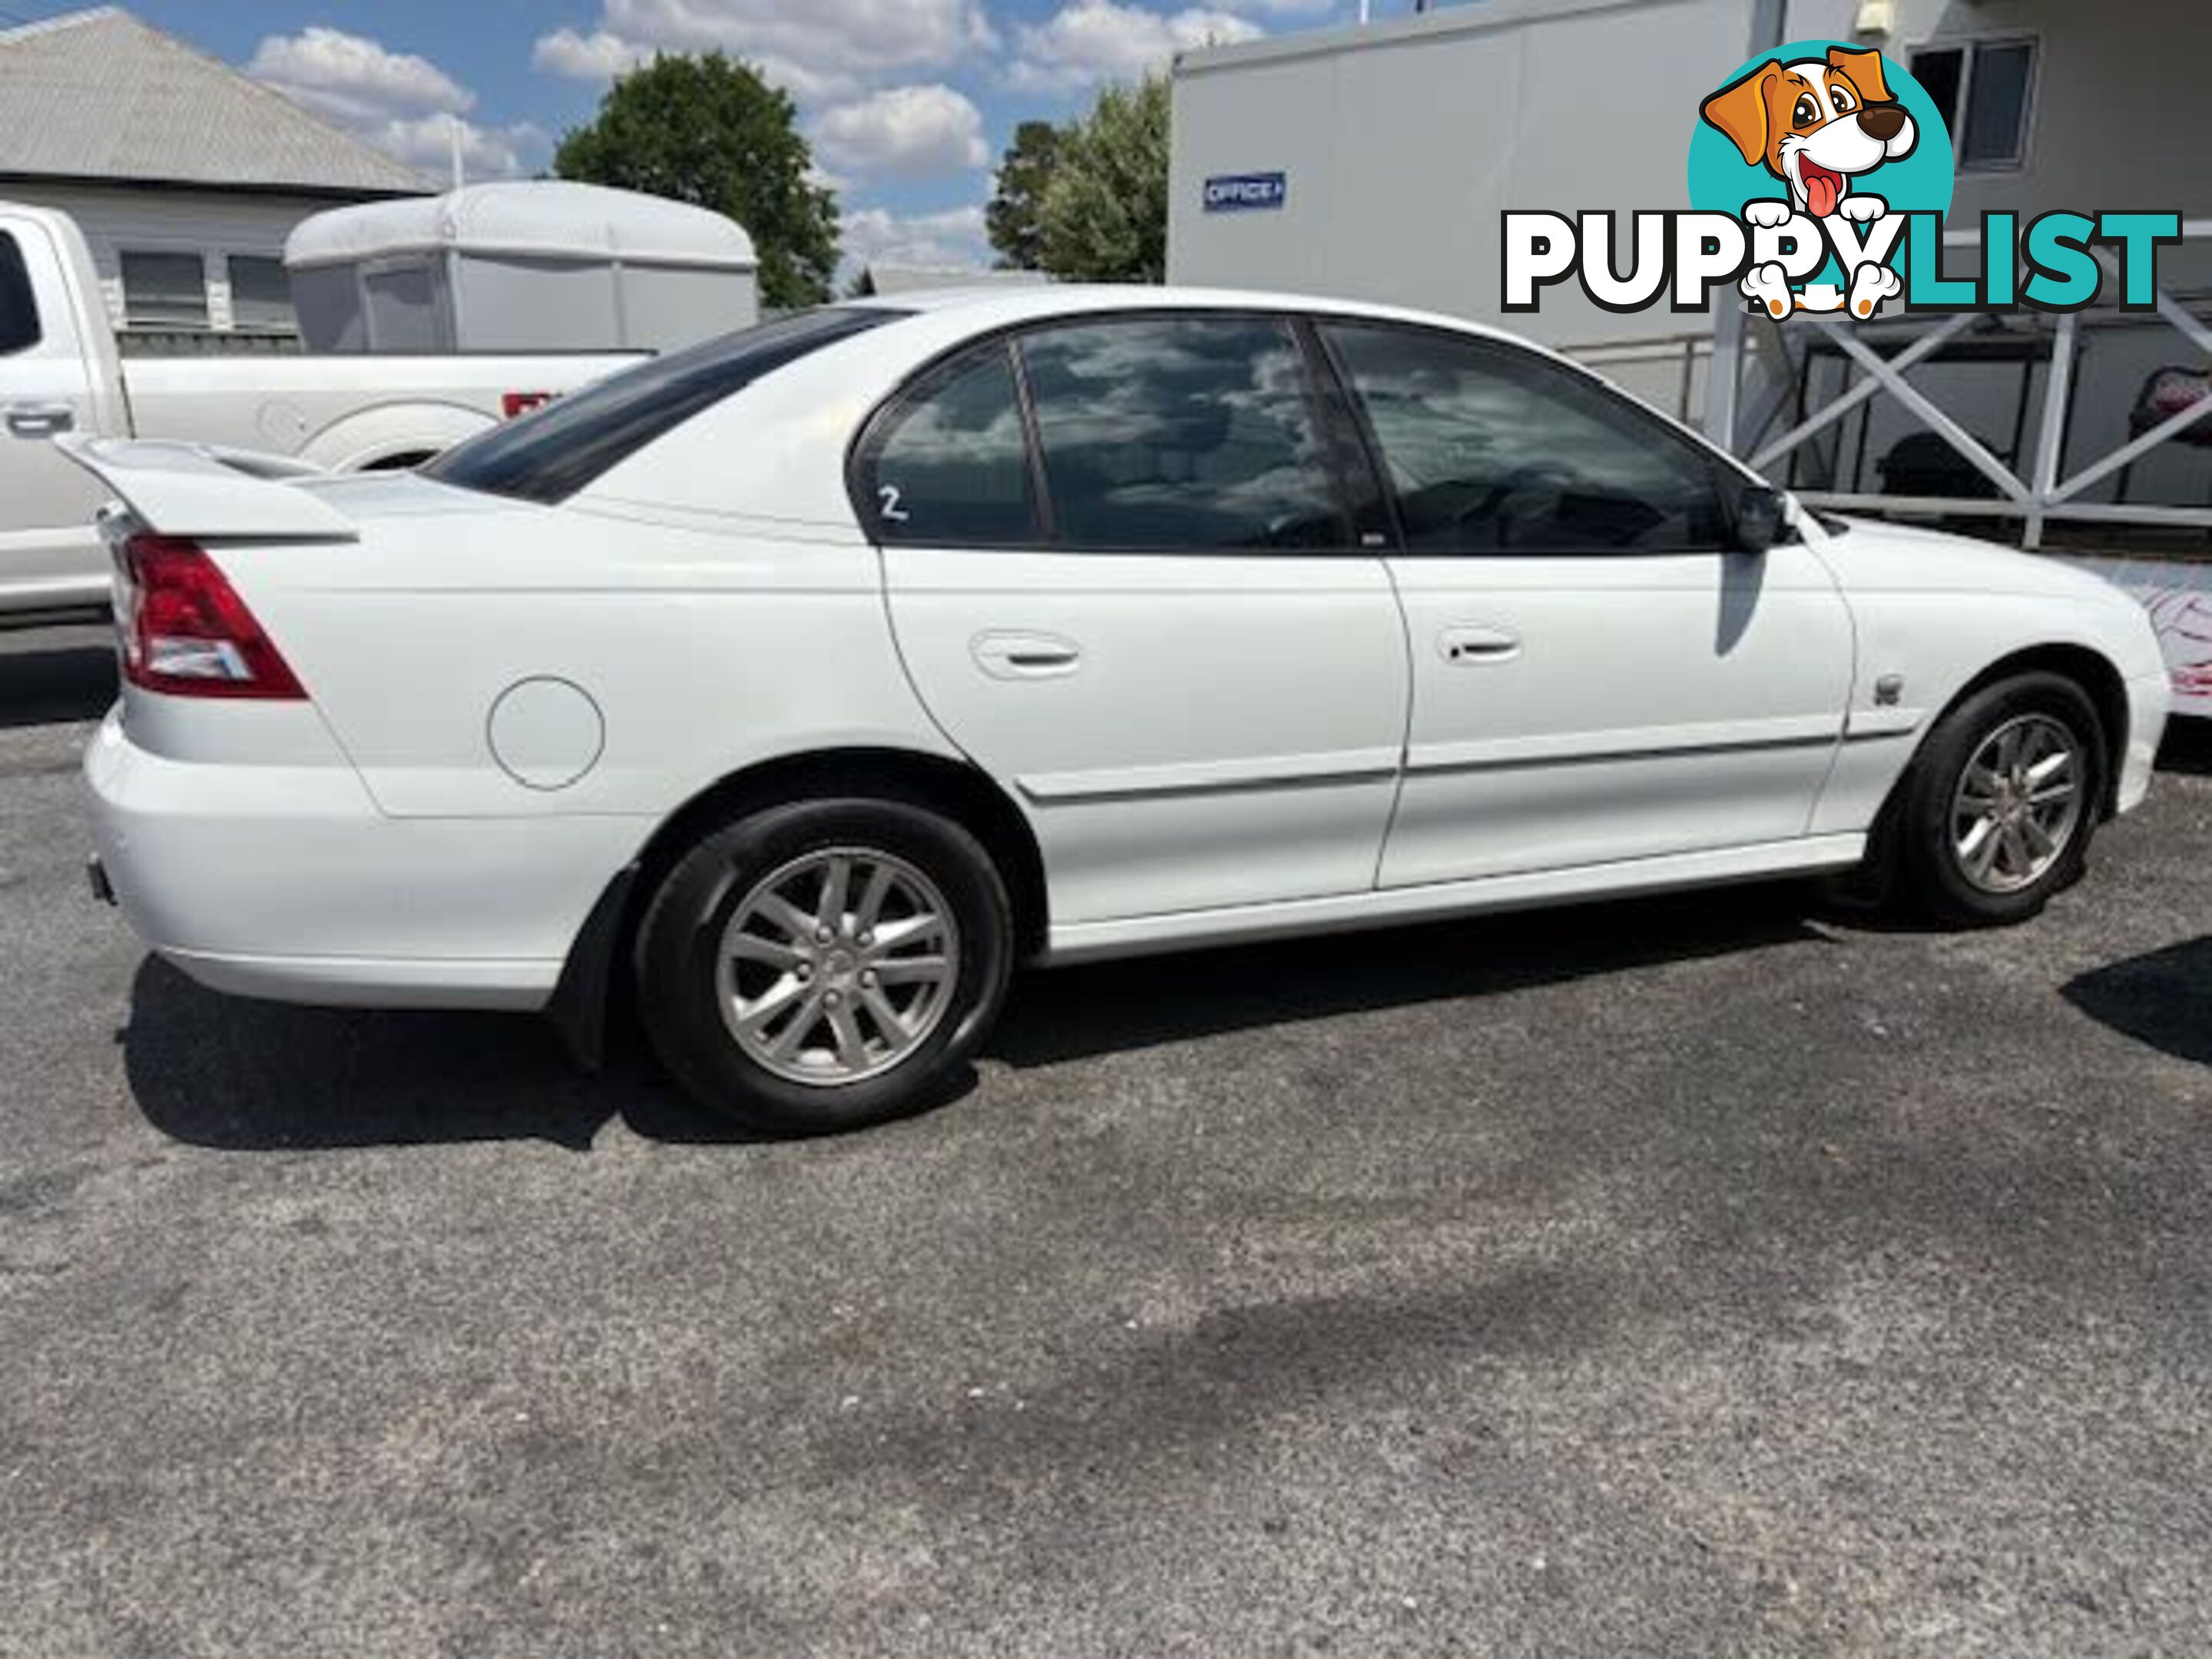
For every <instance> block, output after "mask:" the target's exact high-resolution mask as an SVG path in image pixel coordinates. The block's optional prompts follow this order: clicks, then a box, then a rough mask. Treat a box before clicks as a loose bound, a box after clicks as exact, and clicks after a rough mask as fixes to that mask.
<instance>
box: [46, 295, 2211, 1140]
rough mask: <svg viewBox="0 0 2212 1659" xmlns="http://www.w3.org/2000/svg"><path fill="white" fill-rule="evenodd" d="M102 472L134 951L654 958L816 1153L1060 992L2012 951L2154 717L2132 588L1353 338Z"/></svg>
mask: <svg viewBox="0 0 2212 1659" xmlns="http://www.w3.org/2000/svg"><path fill="white" fill-rule="evenodd" d="M70 453H72V454H73V455H74V456H75V458H76V459H78V460H81V461H82V463H83V464H84V465H86V466H87V467H88V468H89V469H90V470H91V471H94V472H96V473H97V474H99V476H100V477H101V478H102V479H103V480H104V481H105V482H106V484H107V486H108V488H109V489H112V491H113V492H114V493H115V494H116V495H118V496H120V497H121V498H122V500H123V501H124V502H125V504H126V505H125V507H121V508H118V509H117V510H115V511H114V512H112V513H110V514H109V515H108V518H107V521H106V522H107V530H108V533H109V535H110V537H111V538H112V542H113V545H114V548H115V552H116V559H117V599H116V622H117V628H118V634H119V635H120V638H121V643H122V649H123V660H124V671H125V682H126V684H125V690H124V695H123V700H122V702H121V704H120V706H119V707H118V708H117V709H116V711H115V712H114V713H112V714H111V715H110V716H109V717H108V720H107V721H106V725H105V726H104V727H103V728H102V730H101V731H100V734H99V735H98V737H97V738H95V739H94V742H93V744H92V746H91V749H90V751H89V753H88V757H87V760H86V770H87V774H88V777H89V779H90V782H91V786H92V789H93V793H94V827H95V833H96V836H97V841H98V847H99V855H98V856H99V860H100V863H98V864H96V865H95V866H94V878H95V885H98V884H99V882H100V879H101V878H102V872H103V871H104V872H105V877H106V879H108V880H110V881H112V890H113V891H114V893H115V895H116V896H118V898H119V900H120V902H121V903H122V906H123V908H124V910H125V914H126V915H128V916H129V917H130V919H131V922H132V924H133V925H134V926H135V927H137V930H138V931H139V933H141V934H142V935H143V937H144V938H145V939H148V940H149V942H151V943H152V944H153V945H155V947H156V948H157V949H158V950H160V951H161V952H162V953H163V954H164V955H165V956H167V957H168V958H169V959H170V960H172V961H173V962H174V963H177V964H178V965H179V967H181V968H182V969H184V970H185V972H186V973H188V974H191V975H192V976H193V977H195V978H197V979H198V980H200V981H203V982H204V983H205V984H208V985H210V986H212V987H216V988H218V989H224V990H230V991H236V992H242V993H246V994H255V995H262V996H272V997H279V998H288V999H292V1000H301V1001H331V1002H351V1003H364V1004H377V1005H382V1006H423V1005H445V1006H479V1007H494V1008H516V1009H548V1008H550V1010H551V1011H552V1012H554V1013H555V1014H556V1017H558V1018H561V1019H562V1021H563V1023H564V1024H565V1025H566V1026H567V1028H568V1030H570V1032H571V1034H572V1035H576V1036H583V1037H585V1038H586V1041H585V1042H584V1045H583V1046H585V1047H586V1048H589V1047H590V1046H591V1042H590V1041H589V1037H590V1034H591V1032H592V1030H594V1028H595V1025H596V1021H597V1018H598V1010H599V1007H600V1006H603V1004H604V1000H605V993H606V987H607V985H608V982H609V981H610V979H611V977H612V976H613V975H623V976H624V977H627V978H629V979H631V980H632V981H633V982H634V984H635V991H636V1004H637V1007H638V1010H639V1012H640V1014H641V1018H642V1020H643V1023H644V1024H645V1027H646V1030H647V1033H648V1035H649V1036H651V1038H652V1040H653V1043H654V1045H655V1047H656V1048H657V1049H658V1050H659V1054H661V1055H662V1057H663V1058H664V1059H665V1060H666V1062H667V1064H668V1066H670V1068H671V1071H673V1072H674V1073H675V1074H676V1075H677V1076H678V1078H680V1079H682V1080H683V1081H684V1084H685V1085H688V1086H689V1087H690V1089H691V1090H692V1091H695V1092H696V1094H697V1096H698V1097H699V1098H700V1099H702V1101H704V1102H706V1103H708V1104H709V1105H711V1106H713V1107H714V1108H716V1109H721V1110H726V1111H729V1112H732V1113H733V1114H737V1115H742V1116H744V1118H746V1119H748V1120H749V1121H753V1122H755V1123H760V1124H765V1125H768V1126H769V1127H775V1128H781V1129H797V1130H802V1131H805V1130H821V1129H826V1128H834V1127H847V1126H850V1125H854V1124H857V1123H862V1122H867V1121H874V1120H876V1119H879V1118H882V1117H884V1116H886V1115H890V1114H893V1113H896V1112H899V1111H902V1110H907V1109H911V1108H913V1107H914V1106H915V1105H917V1104H919V1103H923V1102H926V1101H927V1100H929V1099H932V1098H933V1097H936V1096H937V1095H938V1094H939V1092H941V1091H942V1088H943V1087H944V1085H945V1083H946V1081H947V1080H948V1079H952V1078H956V1077H957V1076H958V1075H959V1074H960V1070H961V1067H962V1065H963V1061H964V1060H965V1059H966V1058H967V1056H968V1055H969V1054H972V1053H973V1052H974V1051H975V1047H976V1045H977V1044H978V1043H979V1042H981V1040H982V1038H983V1036H984V1034H985V1033H986V1031H987V1030H988V1028H989V1026H990V1024H991V1021H992V1019H993V1018H994V1016H995V1015H996V1013H997V1012H998V1008H999V1006H1000V999H1001V998H1002V996H1003V995H1004V994H1005V990H1006V982H1007V976H1008V975H1009V973H1010V972H1011V971H1012V969H1013V968H1014V967H1015V966H1017V965H1018V963H1023V962H1026V961H1048V962H1054V961H1073V960H1078V959H1081V958H1085V957H1102V956H1108V955H1115V954H1129V953H1133V952H1138V951H1162V950H1168V949H1173V948H1177V947H1182V946H1188V945H1215V944H1225V943H1229V942H1232V941H1237V940H1253V939H1268V938H1273V937H1280V936H1283V935H1288V934H1294V933H1317V932H1326V931H1328V930H1332V929H1337V928H1345V927H1364V926H1372V925H1376V924H1380V923H1387V922H1398V921H1414V920H1419V919H1424V918H1430V917H1437V916H1444V915H1458V914H1463V913H1467V912H1472V911H1480V910H1486V909H1496V908H1502V907H1507V906H1518V905H1529V904H1539V903H1546V902H1557V901H1561V900H1567V899H1588V898H1595V897H1601V896H1610V895H1613V894H1620V893H1632V892H1649V891H1652V890H1658V889H1662V888H1679V887H1690V886H1698V885H1702V884H1711V883H1715V882H1725V881H1736V880H1744V879H1750V878H1759V877H1771V876H1777V875H1783V874H1788V873H1797V872H1813V871H1835V870H1846V869H1850V868H1853V867H1855V866H1865V867H1867V869H1868V870H1869V873H1870V874H1871V875H1874V876H1877V877H1880V878H1882V880H1883V884H1885V885H1887V888H1888V889H1889V890H1890V891H1891V892H1892V893H1893V896H1894V897H1895V898H1896V899H1897V900H1898V901H1899V902H1902V903H1906V904H1909V905H1910V906H1911V908H1914V909H1915V910H1917V912H1919V913H1920V914H1922V915H1926V916H1929V917H1932V918H1934V919H1936V920H1937V921H1942V922H1946V923H1949V924H1953V925H1960V926H1972V925H1987V924H1990V923H1998V922H2008V921H2021V920H2024V919H2025V918H2027V917H2028V916H2030V915H2033V914H2034V913H2035V912H2036V911H2037V910H2038V909H2039V908H2041V907H2042V905H2043V904H2044V902H2045V900H2046V899H2047V898H2049V897H2050V896H2051V894H2053V893H2054V892H2056V891H2057V890H2060V889H2061V888H2063V887H2064V886H2065V885H2066V884H2068V883H2069V882H2071V881H2073V880H2074V879H2075V878H2076V877H2077V876H2079V875H2080V874H2081V871H2082V869H2083V867H2084V866H2083V860H2084V856H2085V854H2086V852H2087V847H2088V843H2089V838H2090V836H2092V835H2093V833H2094V831H2095V829H2096V828H2097V825H2098V824H2099V823H2100V821H2102V820H2103V819H2105V818H2106V817H2110V816H2111V815H2112V814H2113V813H2115V812H2120V811H2127V810H2128V809H2129V808H2130V807H2131V806H2133V805H2135V804H2136V802H2137V801H2138V800H2140V799H2142V795H2143V793H2144V791H2145V790H2146V788H2147V787H2148V785H2149V781H2150V772H2151V759H2152V755H2153V752H2154V750H2155V749H2156V746H2157V744H2158V739H2159V733H2160V729H2161V728H2162V726H2164V724H2165V721H2166V695H2167V693H2166V669H2165V665H2164V664H2163V663H2162V662H2161V661H2160V656H2159V650H2158V645H2157V642H2156V641H2155V640H2154V638H2153V637H2152V634H2151V629H2150V624H2149V622H2148V619H2147V618H2146V617H2145V616H2144V614H2143V611H2142V607H2140V606H2139V605H2136V604H2135V603H2134V602H2133V601H2132V600H2130V599H2129V598H2128V597H2127V596H2126V595H2125V594H2124V593H2122V592H2119V590H2118V589H2117V588H2115V587H2112V586H2109V585H2108V584H2106V583H2105V582H2103V581H2100V580H2097V579H2096V578H2094V577H2091V576H2087V575H2084V574H2081V572H2079V571H2076V570H2072V569H2069V568H2066V567H2064V566H2063V565H2060V564H2057V563H2056V562H2051V561H2049V560H2046V559H2041V558H2038V557H2035V556H2030V555H2023V554H2017V553H2010V552H2005V551H2001V550H1996V549H1993V548H1990V547H1988V546H1985V545H1983V544H1978V543H1974V542H1969V541H1964V540H1961V539H1960V538H1956V537H1949V536H1941V535H1936V534H1931V533H1928V532H1917V531H1909V530H1903V529H1899V528H1895V527H1889V526H1879V525H1872V524H1859V525H1846V524H1844V522H1842V521H1840V520H1838V521H1834V522H1832V523H1823V522H1822V521H1820V520H1818V519H1815V518H1813V517H1811V516H1809V515H1807V514H1804V513H1801V512H1799V511H1798V510H1797V508H1796V505H1795V504H1794V503H1792V502H1791V501H1790V500H1789V498H1788V497H1786V496H1785V495H1781V494H1779V493H1778V492H1777V491H1775V490H1774V489H1771V488H1770V487H1768V486H1767V485H1766V484H1765V483H1762V482H1761V481H1760V480H1759V478H1758V477H1755V476H1753V474H1751V473H1749V472H1747V471H1745V470H1744V468H1742V467H1741V465H1738V464H1737V463H1736V462H1735V461H1733V460H1730V459H1728V458H1727V457H1726V456H1724V455H1722V454H1720V453H1717V451H1715V450H1713V449H1711V448H1709V447H1706V446H1705V444H1704V443H1702V442H1701V441H1699V439H1697V438H1696V437H1695V436H1694V435H1692V434H1690V433H1688V432H1687V431H1686V430H1685V429H1684V428H1680V427H1679V426H1677V425H1675V424H1674V422H1670V421H1668V420H1666V419H1665V418H1663V417H1662V416H1658V415H1656V414H1654V413H1653V412H1652V411H1651V410H1648V409H1646V408H1644V406H1643V405H1641V404H1637V403H1636V402H1634V401H1633V400H1632V399H1631V398H1627V397H1626V396H1624V395H1623V394H1622V393H1620V392H1618V391H1616V390H1614V389H1613V387H1611V386H1607V384H1606V383H1605V382H1603V381H1602V380H1599V379H1598V378H1597V377H1596V376H1595V375H1592V374H1589V373H1588V372H1587V371H1585V370H1583V369H1581V368H1577V367H1576V366H1575V365H1573V364H1571V363H1569V362H1565V361H1563V360H1561V359H1559V358H1557V357H1554V356H1550V355H1548V354H1547V353H1544V352H1541V351H1538V350H1535V349H1531V348H1528V347H1527V346H1524V345H1522V344H1521V343H1517V342H1516V341H1514V340H1512V339H1510V338H1509V337H1504V336H1502V335H1499V334H1497V333H1494V332H1491V331H1486V330H1481V329H1477V328H1474V327H1471V326H1468V325H1465V324H1462V323H1456V322H1452V321H1449V320H1447V319H1442V318H1437V317H1428V316H1422V315H1419V314H1416V313H1407V312H1401V311H1395V310H1388V309H1384V308H1382V307H1369V306H1359V305H1354V304H1351V303H1349V302H1337V301H1317V300H1316V301H1309V300H1293V299H1285V298H1283V297H1281V296H1279V295H1259V294H1248V295H1237V294H1217V293H1209V292H1204V291H1196V290H1190V289H1137V288H1121V289H1112V288H1097V289H1085V288H1052V289H1030V290H1024V291H1022V292H1019V293H1005V292H1000V293H978V292H969V293H965V294H951V295H928V296H924V297H917V298H915V299H914V300H913V301H910V302H906V303H883V304H866V305H849V306H842V307H829V308H826V309H823V310H818V311H814V312H808V313H800V314H799V315H797V316H793V317H789V318H786V319H781V320H780V321H778V322H775V323H771V324H769V325H765V326H763V327H761V328H759V329H756V330H753V331H750V332H747V333H742V334H737V335H732V336H730V337H726V338H724V339H722V340H719V341H714V342H710V343H708V344H706V345H703V346H699V347H695V348H693V349H690V350H687V351H684V352H678V353H675V354H671V356H665V357H663V358H660V359H659V360H658V361H657V362H653V363H650V364H647V365H646V366H644V367H641V368H636V369H633V370H630V371H629V372H628V373H627V374H620V375H617V376H616V377H614V378H613V379H611V380H607V381H605V382H603V383H602V384H600V385H599V386H593V387H590V388H587V389H586V390H585V391H583V392H578V393H576V394H575V395H574V396H573V397H570V398H566V399H563V400H562V402H561V403H559V404H554V405H553V406H552V407H550V408H549V409H546V410H542V411H540V412H538V413H537V414H534V415H530V416H525V417H524V418H523V419H521V420H520V421H517V422H513V423H512V424H510V425H507V426H506V427H502V428H499V429H498V430H496V431H495V432H491V433H489V434H487V435H484V436H483V437H482V438H478V439H476V440H473V441H471V442H469V443H466V444H464V445H462V446H460V447H458V448H456V449H454V450H453V451H451V452H449V453H447V454H446V455H444V456H442V457H441V458H440V459H438V460H436V461H434V462H432V463H430V464H429V465H428V466H427V467H425V468H423V469H422V471H418V472H416V473H411V474H407V475H403V476H398V477H357V478H314V479H308V480H304V481H287V480H283V479H279V478H270V477H265V476H264V477H256V476H248V475H247V474H246V473H245V472H243V471H240V469H239V468H238V467H237V466H236V465H229V464H226V463H225V462H224V461H222V459H218V458H214V457H210V456H206V455H198V454H191V453H178V452H176V451H173V450H169V449H165V448H162V447H158V446H148V445H143V444H131V443H114V442H106V443H101V442H93V443H82V442H79V443H76V444H74V445H73V446H72V447H71V452H70ZM1412 948H1414V949H1417V950H1419V949H1432V948H1438V947H1437V945H1435V944H1434V943H1433V942H1432V941H1429V942H1425V941H1419V940H1417V941H1415V942H1414V943H1413V946H1412Z"/></svg>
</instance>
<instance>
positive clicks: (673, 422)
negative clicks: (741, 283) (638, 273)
mask: <svg viewBox="0 0 2212 1659" xmlns="http://www.w3.org/2000/svg"><path fill="white" fill-rule="evenodd" d="M905 314H906V313H903V312H898V311H892V310H887V309H883V308H880V307H872V306H871V307H823V308H821V309H819V310H814V311H802V312H800V313H798V314H797V315H795V316H791V317H781V318H778V319H776V320H775V321H774V322H772V323H763V324H762V325H760V326H759V327H757V328H749V329H744V330H743V331H739V332H738V333H735V334H725V335H723V336H721V337H720V338H718V339H713V340H708V341H706V342H704V343H701V344H699V345H696V346H688V347H686V348H685V349H684V350H682V351H673V352H671V353H669V355H668V356H665V357H656V358H654V359H653V361H652V362H647V363H640V364H639V365H638V366H637V367H636V368H629V369H624V370H623V372H622V373H620V374H614V375H611V376H609V377H608V378H607V379H605V380H601V381H599V383H598V384H596V385H594V386H586V387H585V388H584V389H583V390H582V391H580V392H571V393H570V394H569V395H568V397H565V398H556V399H555V400H554V401H553V402H551V403H550V404H546V405H545V406H544V408H543V409H540V410H534V411H532V413H530V414H528V415H525V416H522V417H521V418H520V419H519V420H514V421H510V422H507V424H506V425H504V426H501V427H495V428H493V429H492V430H491V431H489V432H487V433H484V434H483V435H481V436H479V437H475V438H471V439H470V440H469V441H467V442H465V443H462V444H458V445H456V446H454V447H453V448H452V449H449V450H447V452H446V453H444V454H443V455H441V456H440V457H438V459H435V460H434V461H432V462H431V463H430V464H429V465H427V466H425V467H424V468H423V469H422V471H423V472H424V473H425V474H426V475H427V476H428V477H433V478H436V479H439V480H440V481H441V482H442V483H449V484H456V485H459V487H460V488H461V489H480V490H483V491H485V492H486V493H487V494H489V495H512V496H513V497H515V498H517V499H518V500H521V501H542V502H544V503H545V504H546V505H548V506H551V505H552V504H554V503H555V502H557V501H566V500H568V497H569V496H571V495H574V494H575V493H576V492H577V491H578V490H580V489H583V488H584V486H585V485H586V484H588V483H591V482H592V480H593V479H594V478H597V477H599V476H600V475H601V474H602V473H604V472H605V471H608V470H609V469H610V468H611V467H612V466H614V465H616V464H617V462H619V461H622V460H624V459H628V458H629V456H631V455H634V454H635V453H637V452H638V451H639V450H641V449H642V448H644V447H645V446H646V445H647V444H649V443H651V442H652V441H653V440H654V439H656V438H658V437H660V436H661V435H664V434H665V433H668V432H671V431H673V430H674V429H675V428H678V427H679V426H681V425H683V424H684V422H686V421H688V420H690V418H691V417H692V416H694V415H696V414H698V413H699V412H700V411H701V410H704V409H708V408H711V407H712V406H713V405H714V404H718V403H720V402H721V401H722V399H723V398H726V397H728V396H729V395H730V394H731V393H732V392H736V391H738V389H740V388H741V387H744V386H750V385H751V384H752V383H753V382H754V381H755V380H759V379H760V378H761V377H762V376H763V375H764V374H771V373H773V372H774V371H775V370H776V369H779V368H783V367H784V366H785V365H786V364H787V363H791V362H796V361H797V360H798V359H799V358H801V357H804V356H807V355H808V354H809V353H810V352H815V351H819V350H820V349H822V348H823V346H826V345H832V344H835V343H836V342H837V341H839V340H844V339H849V338H851V337H853V336H854V335H855V334H864V333H866V331H868V330H870V329H872V328H879V327H881V326H882V325H884V324H885V323H888V322H890V321H892V320H893V319H896V318H898V317H901V316H903V315H905Z"/></svg>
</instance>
